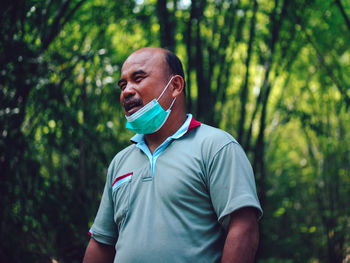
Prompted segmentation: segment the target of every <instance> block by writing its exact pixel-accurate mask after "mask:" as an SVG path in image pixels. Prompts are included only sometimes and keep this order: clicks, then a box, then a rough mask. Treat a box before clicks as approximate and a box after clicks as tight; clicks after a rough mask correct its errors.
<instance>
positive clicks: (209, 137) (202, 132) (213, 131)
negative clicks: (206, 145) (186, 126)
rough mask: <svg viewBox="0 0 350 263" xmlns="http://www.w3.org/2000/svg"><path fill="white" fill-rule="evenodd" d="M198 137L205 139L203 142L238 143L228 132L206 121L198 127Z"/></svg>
mask: <svg viewBox="0 0 350 263" xmlns="http://www.w3.org/2000/svg"><path fill="white" fill-rule="evenodd" d="M196 137H198V139H201V140H203V142H210V141H213V142H216V143H220V142H221V143H229V142H233V143H237V141H236V139H235V138H233V136H232V135H231V134H229V133H228V132H226V131H224V130H222V129H219V128H215V127H213V126H210V125H208V124H204V123H202V124H201V125H200V126H199V127H198V128H197V131H196Z"/></svg>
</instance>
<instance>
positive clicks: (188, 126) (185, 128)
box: [130, 113, 201, 144]
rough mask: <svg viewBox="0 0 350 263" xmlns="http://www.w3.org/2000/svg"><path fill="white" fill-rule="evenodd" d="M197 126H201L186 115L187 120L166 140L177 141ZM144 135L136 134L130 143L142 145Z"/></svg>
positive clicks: (189, 114)
mask: <svg viewBox="0 0 350 263" xmlns="http://www.w3.org/2000/svg"><path fill="white" fill-rule="evenodd" d="M199 125H201V122H199V121H196V120H195V119H194V118H193V116H192V114H191V113H188V114H187V118H186V121H185V122H184V123H183V124H182V125H181V127H180V128H179V129H178V130H177V131H176V132H175V133H174V134H173V135H171V136H169V137H168V138H167V140H169V139H174V140H175V139H179V138H181V137H182V136H184V135H185V134H186V133H188V132H189V131H190V130H192V129H194V128H196V127H198V126H199ZM144 136H145V135H144V134H136V135H134V136H133V137H132V138H131V139H130V141H131V142H132V143H135V144H138V143H144Z"/></svg>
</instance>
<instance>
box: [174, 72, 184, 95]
mask: <svg viewBox="0 0 350 263" xmlns="http://www.w3.org/2000/svg"><path fill="white" fill-rule="evenodd" d="M184 86H185V81H184V79H183V78H182V77H181V76H180V75H175V76H174V78H173V80H172V81H171V87H172V89H171V90H172V93H173V94H172V95H173V98H175V97H177V96H178V95H180V94H181V93H182V92H183V89H184Z"/></svg>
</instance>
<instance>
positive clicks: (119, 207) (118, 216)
mask: <svg viewBox="0 0 350 263" xmlns="http://www.w3.org/2000/svg"><path fill="white" fill-rule="evenodd" d="M132 176H133V174H132V173H130V174H126V175H122V176H120V177H117V178H116V179H115V181H114V183H113V185H112V189H113V190H112V197H113V201H114V222H115V223H116V224H117V226H118V230H120V228H121V227H122V225H123V223H124V221H125V217H126V215H127V213H128V211H129V205H130V186H131V183H132Z"/></svg>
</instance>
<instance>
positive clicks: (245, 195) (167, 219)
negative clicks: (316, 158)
mask: <svg viewBox="0 0 350 263" xmlns="http://www.w3.org/2000/svg"><path fill="white" fill-rule="evenodd" d="M118 85H119V86H120V88H121V95H120V101H121V104H122V105H123V107H124V111H125V115H126V118H127V124H126V127H127V128H128V129H130V130H131V131H133V132H135V133H136V135H135V136H134V137H132V138H131V142H132V143H133V144H132V145H130V146H129V147H127V148H125V149H124V150H122V151H121V152H119V153H118V154H117V155H116V156H115V158H114V159H113V161H112V163H111V165H110V167H109V169H108V175H107V181H106V185H105V189H104V192H103V196H102V200H101V204H100V208H99V210H98V212H97V216H96V218H95V221H94V224H93V226H92V228H91V229H90V231H89V233H90V235H91V239H90V242H89V245H88V247H87V250H86V253H85V257H84V262H85V263H88V262H94V263H96V262H113V260H114V262H120V263H126V262H133V263H134V262H143V263H145V262H191V263H192V262H211V263H212V262H220V261H221V262H237V263H238V262H253V261H254V256H255V252H256V249H257V246H258V223H257V218H258V217H260V216H261V214H262V210H261V208H260V204H259V201H258V199H257V196H256V189H255V182H254V176H253V172H252V169H251V166H250V164H249V161H248V160H247V158H246V156H245V154H244V152H243V150H242V149H241V147H240V146H239V144H238V143H237V142H236V141H235V139H234V138H232V137H231V136H230V135H229V134H227V133H226V132H224V131H222V130H219V129H216V128H213V127H210V126H207V125H205V124H201V123H200V122H198V121H196V120H194V118H193V117H192V115H191V114H186V107H185V91H184V88H185V81H184V73H183V69H182V65H181V62H180V60H179V59H178V58H177V57H176V56H175V55H174V54H173V53H171V52H170V51H168V50H164V49H160V48H150V47H148V48H143V49H140V50H138V51H136V52H134V53H132V54H131V55H130V56H129V57H128V58H127V60H126V61H125V63H124V65H123V67H122V70H121V79H120V80H119V82H118Z"/></svg>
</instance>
